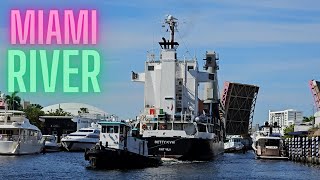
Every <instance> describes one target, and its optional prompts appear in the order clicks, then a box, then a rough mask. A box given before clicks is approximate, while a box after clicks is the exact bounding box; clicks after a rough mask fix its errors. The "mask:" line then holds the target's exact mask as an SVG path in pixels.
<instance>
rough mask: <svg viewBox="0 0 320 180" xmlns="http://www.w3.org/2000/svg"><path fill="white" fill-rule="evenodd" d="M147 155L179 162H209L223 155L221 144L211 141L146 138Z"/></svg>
mask: <svg viewBox="0 0 320 180" xmlns="http://www.w3.org/2000/svg"><path fill="white" fill-rule="evenodd" d="M146 140H148V146H149V152H148V153H149V155H160V156H161V157H167V158H176V159H179V160H191V161H192V160H199V161H207V160H211V159H212V158H214V157H215V156H217V155H218V154H221V153H223V151H224V150H223V142H216V141H214V140H213V139H198V138H193V139H191V138H178V137H177V138H175V137H172V138H171V137H166V138H160V137H150V138H147V139H146Z"/></svg>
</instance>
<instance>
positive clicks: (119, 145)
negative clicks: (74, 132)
mask: <svg viewBox="0 0 320 180" xmlns="http://www.w3.org/2000/svg"><path fill="white" fill-rule="evenodd" d="M99 124H100V125H101V134H100V143H99V144H97V145H96V146H94V147H93V148H91V149H90V150H87V151H86V152H85V159H86V160H88V161H89V163H90V167H91V168H97V169H130V168H144V167H156V166H159V165H161V159H160V157H150V156H148V145H147V141H145V140H142V139H140V138H139V137H138V136H139V135H138V134H139V133H138V132H137V130H134V129H131V127H130V126H129V125H127V124H126V123H124V122H107V121H105V122H100V123H99Z"/></svg>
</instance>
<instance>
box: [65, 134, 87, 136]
mask: <svg viewBox="0 0 320 180" xmlns="http://www.w3.org/2000/svg"><path fill="white" fill-rule="evenodd" d="M68 136H86V134H69V135H68Z"/></svg>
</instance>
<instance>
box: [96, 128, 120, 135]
mask: <svg viewBox="0 0 320 180" xmlns="http://www.w3.org/2000/svg"><path fill="white" fill-rule="evenodd" d="M101 132H102V133H119V126H102V128H101ZM95 133H100V131H97V132H95Z"/></svg>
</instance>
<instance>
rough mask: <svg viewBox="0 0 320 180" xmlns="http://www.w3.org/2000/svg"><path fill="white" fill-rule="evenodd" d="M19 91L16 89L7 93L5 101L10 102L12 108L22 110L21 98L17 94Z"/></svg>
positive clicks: (9, 106) (9, 107) (9, 105)
mask: <svg viewBox="0 0 320 180" xmlns="http://www.w3.org/2000/svg"><path fill="white" fill-rule="evenodd" d="M17 94H18V91H15V92H13V93H12V94H11V96H10V95H6V97H5V101H6V103H7V104H8V109H10V110H22V106H21V98H20V97H19V96H18V95H17Z"/></svg>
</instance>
